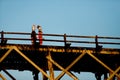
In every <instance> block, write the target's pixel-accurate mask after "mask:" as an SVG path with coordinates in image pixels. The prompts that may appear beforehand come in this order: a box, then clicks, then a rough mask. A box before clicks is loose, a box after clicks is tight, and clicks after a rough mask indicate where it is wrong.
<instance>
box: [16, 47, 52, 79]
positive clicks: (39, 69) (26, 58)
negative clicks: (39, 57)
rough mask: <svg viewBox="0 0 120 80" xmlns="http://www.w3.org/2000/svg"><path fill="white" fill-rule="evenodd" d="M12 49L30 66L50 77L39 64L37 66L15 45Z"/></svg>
mask: <svg viewBox="0 0 120 80" xmlns="http://www.w3.org/2000/svg"><path fill="white" fill-rule="evenodd" d="M14 50H16V51H17V52H18V53H19V54H20V55H21V56H22V57H23V58H24V59H25V60H27V61H28V62H29V63H30V64H32V66H34V67H35V68H36V69H37V70H38V71H40V72H41V73H42V74H44V75H45V76H46V77H47V78H49V79H51V78H50V76H49V75H47V74H46V73H45V72H44V71H43V70H42V69H41V68H40V67H39V66H37V65H36V64H35V63H34V62H33V61H32V60H30V59H29V58H28V57H27V56H25V55H24V54H23V53H22V52H21V51H20V50H19V49H18V48H17V47H15V48H14Z"/></svg>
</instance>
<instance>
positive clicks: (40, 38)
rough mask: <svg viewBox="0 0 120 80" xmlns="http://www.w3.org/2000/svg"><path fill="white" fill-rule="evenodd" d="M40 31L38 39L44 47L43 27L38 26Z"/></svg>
mask: <svg viewBox="0 0 120 80" xmlns="http://www.w3.org/2000/svg"><path fill="white" fill-rule="evenodd" d="M37 29H38V39H39V44H40V45H42V43H43V41H42V39H43V38H42V27H41V26H39V25H38V26H37Z"/></svg>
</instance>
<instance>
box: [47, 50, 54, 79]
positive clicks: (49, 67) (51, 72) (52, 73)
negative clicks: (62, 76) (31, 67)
mask: <svg viewBox="0 0 120 80" xmlns="http://www.w3.org/2000/svg"><path fill="white" fill-rule="evenodd" d="M47 57H48V58H50V59H51V53H50V50H49V49H48V55H47ZM48 69H49V73H50V78H51V80H54V69H53V64H52V62H51V61H50V60H48Z"/></svg>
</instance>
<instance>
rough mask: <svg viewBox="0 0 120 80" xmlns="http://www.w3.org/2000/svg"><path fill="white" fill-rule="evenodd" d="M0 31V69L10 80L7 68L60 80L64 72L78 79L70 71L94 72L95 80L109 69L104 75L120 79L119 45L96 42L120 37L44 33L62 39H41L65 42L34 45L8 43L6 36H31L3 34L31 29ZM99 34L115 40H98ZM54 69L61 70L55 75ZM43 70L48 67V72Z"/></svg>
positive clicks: (108, 78) (111, 79) (119, 38)
mask: <svg viewBox="0 0 120 80" xmlns="http://www.w3.org/2000/svg"><path fill="white" fill-rule="evenodd" d="M0 33H1V38H0V39H1V45H0V70H3V71H4V72H5V73H6V74H8V75H9V76H10V77H11V78H12V79H13V80H15V78H14V77H13V76H12V75H11V74H9V72H7V69H14V70H30V71H32V72H33V73H34V80H38V73H39V72H41V73H42V74H43V80H47V79H49V80H59V79H61V78H62V77H63V76H64V75H65V74H67V75H69V76H70V77H71V78H72V79H73V80H78V78H77V77H76V76H75V75H74V74H73V73H71V71H74V72H81V71H84V72H93V73H95V74H96V79H97V80H100V77H101V75H102V74H107V73H110V76H107V77H105V78H104V79H107V80H113V79H114V77H116V78H117V80H119V79H120V74H119V72H120V48H119V47H118V48H103V47H102V46H103V45H102V46H101V45H99V44H109V45H120V42H119V41H120V37H99V36H75V35H66V34H64V35H59V34H43V36H53V37H62V38H63V40H56V39H55V40H53V39H43V41H50V42H61V43H63V44H64V46H61V45H60V46H56V45H42V46H40V45H36V47H35V46H33V45H32V44H15V43H14V44H13V43H7V41H9V40H14V41H16V40H20V41H22V40H23V41H26V40H27V41H30V40H31V39H30V38H18V37H17V38H9V37H5V34H12V35H16V34H17V35H23V36H24V35H30V33H18V32H17V33H16V32H0ZM68 37H72V38H73V37H75V38H92V39H94V41H93V42H92V41H76V40H68ZM99 38H102V39H110V40H112V39H115V40H117V41H116V42H99V41H98V39H99ZM6 40H7V41H6ZM4 41H5V42H4ZM3 42H4V43H3ZM12 42H13V41H12ZM72 43H85V44H95V47H81V46H72ZM23 65H24V66H23ZM56 70H60V71H62V72H61V73H60V74H59V75H58V76H57V77H55V76H54V71H56ZM46 71H49V74H47V73H46ZM0 77H1V78H2V79H3V80H6V78H5V77H4V76H3V75H2V74H0Z"/></svg>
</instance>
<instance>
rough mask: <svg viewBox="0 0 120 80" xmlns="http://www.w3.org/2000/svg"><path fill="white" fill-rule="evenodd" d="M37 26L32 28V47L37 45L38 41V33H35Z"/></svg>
mask: <svg viewBox="0 0 120 80" xmlns="http://www.w3.org/2000/svg"><path fill="white" fill-rule="evenodd" d="M35 29H36V27H35V25H33V26H32V33H31V40H32V45H34V46H35V45H36V40H37V37H36V32H35Z"/></svg>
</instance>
